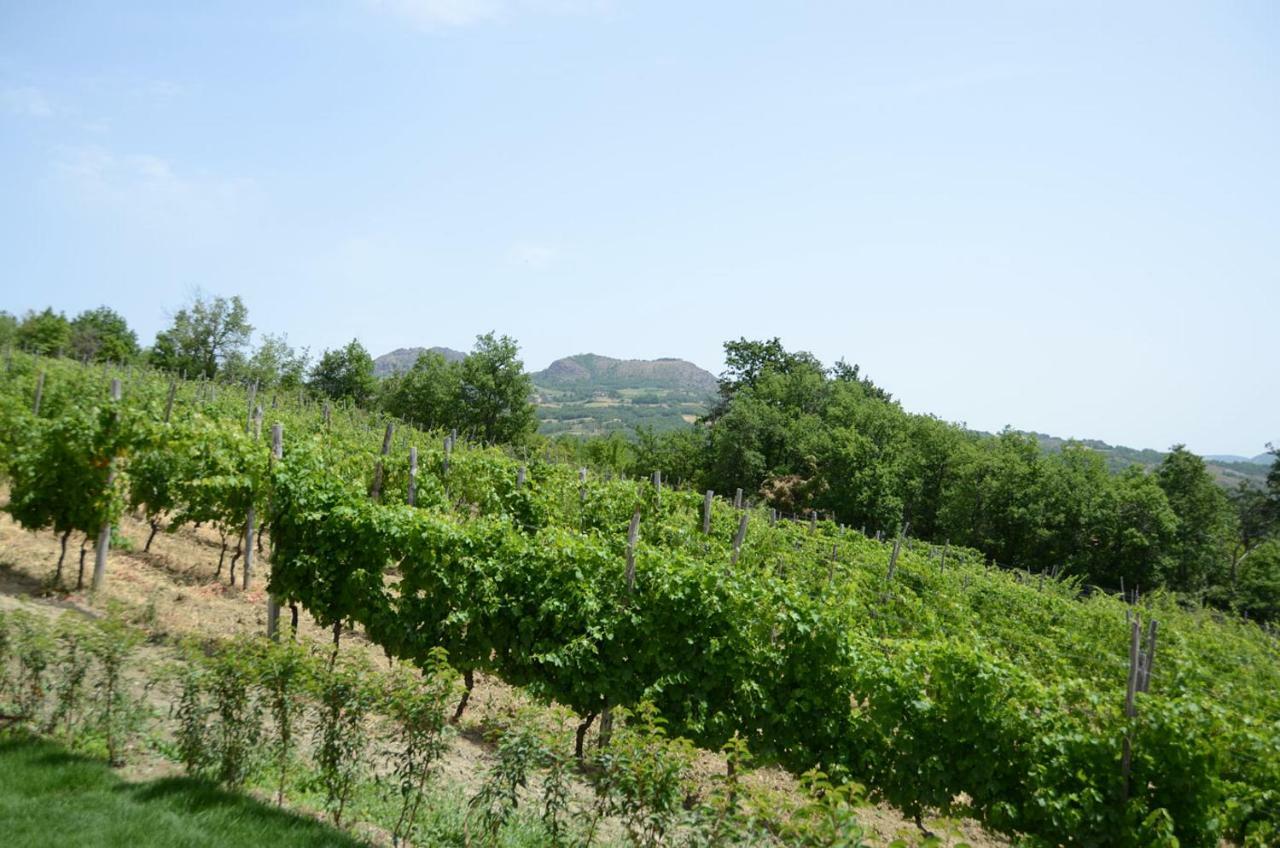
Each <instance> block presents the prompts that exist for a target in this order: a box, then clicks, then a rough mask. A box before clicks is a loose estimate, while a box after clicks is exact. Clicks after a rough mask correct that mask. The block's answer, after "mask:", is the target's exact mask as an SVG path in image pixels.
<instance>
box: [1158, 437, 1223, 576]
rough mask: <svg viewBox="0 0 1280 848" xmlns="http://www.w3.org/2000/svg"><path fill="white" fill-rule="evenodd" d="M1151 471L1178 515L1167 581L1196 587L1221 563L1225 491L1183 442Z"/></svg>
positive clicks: (1202, 462)
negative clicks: (1171, 562) (1171, 566)
mask: <svg viewBox="0 0 1280 848" xmlns="http://www.w3.org/2000/svg"><path fill="white" fill-rule="evenodd" d="M1155 474H1156V481H1157V482H1158V483H1159V484H1160V488H1161V489H1163V490H1164V493H1165V496H1166V497H1167V498H1168V499H1169V506H1170V507H1171V508H1172V509H1173V512H1174V515H1176V516H1177V517H1178V530H1177V534H1176V543H1175V546H1174V550H1173V557H1174V564H1173V571H1172V573H1171V574H1170V575H1169V581H1168V583H1169V586H1170V587H1171V588H1174V589H1177V590H1179V591H1183V592H1195V591H1199V590H1201V589H1203V588H1205V586H1207V585H1208V583H1209V582H1210V580H1212V579H1214V578H1215V577H1216V576H1218V575H1217V572H1220V571H1221V570H1222V569H1223V567H1225V566H1226V564H1227V563H1226V561H1225V557H1224V555H1223V552H1224V551H1225V550H1226V547H1227V545H1228V544H1229V540H1230V539H1231V538H1232V537H1233V535H1234V534H1233V532H1232V529H1233V528H1232V526H1231V508H1230V504H1229V502H1228V500H1227V495H1226V493H1225V492H1224V491H1223V490H1222V488H1221V487H1220V486H1218V484H1217V483H1215V482H1214V479H1213V476H1212V475H1211V474H1210V473H1209V469H1208V468H1207V467H1206V466H1205V464H1204V460H1203V459H1201V458H1200V457H1198V456H1196V455H1195V454H1194V453H1192V452H1191V451H1189V450H1187V449H1186V447H1185V446H1183V445H1174V447H1173V449H1172V450H1171V451H1170V453H1169V454H1168V455H1167V456H1166V457H1165V458H1164V460H1163V461H1162V462H1161V463H1160V466H1159V467H1158V468H1157V469H1156V472H1155Z"/></svg>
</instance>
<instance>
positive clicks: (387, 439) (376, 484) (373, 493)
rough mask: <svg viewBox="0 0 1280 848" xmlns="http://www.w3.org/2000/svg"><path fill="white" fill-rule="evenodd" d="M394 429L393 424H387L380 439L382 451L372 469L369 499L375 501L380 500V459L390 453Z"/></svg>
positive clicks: (381, 471)
mask: <svg viewBox="0 0 1280 848" xmlns="http://www.w3.org/2000/svg"><path fill="white" fill-rule="evenodd" d="M395 428H396V425H395V424H394V423H393V422H391V421H388V422H387V432H386V433H385V434H384V435H383V437H382V451H381V452H380V453H379V459H378V464H377V465H375V466H374V468H373V485H372V486H370V487H369V497H370V498H372V499H373V500H375V501H377V500H381V499H382V474H383V468H382V464H383V460H382V459H381V457H384V456H386V455H387V454H388V453H390V452H391V437H392V436H393V435H395Z"/></svg>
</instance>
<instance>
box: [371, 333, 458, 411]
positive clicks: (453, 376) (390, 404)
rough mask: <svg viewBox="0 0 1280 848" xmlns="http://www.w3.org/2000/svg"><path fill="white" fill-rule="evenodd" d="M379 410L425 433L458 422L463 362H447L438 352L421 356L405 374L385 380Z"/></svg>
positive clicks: (428, 352) (430, 352)
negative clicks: (415, 426) (425, 430)
mask: <svg viewBox="0 0 1280 848" xmlns="http://www.w3.org/2000/svg"><path fill="white" fill-rule="evenodd" d="M382 407H383V409H385V410H386V411H387V412H389V413H391V414H392V415H394V416H396V417H397V418H402V419H404V420H405V421H408V422H410V423H411V424H415V425H417V426H418V427H421V428H423V429H427V430H433V429H446V428H449V427H452V426H454V425H456V424H458V423H460V417H461V415H462V363H460V362H450V361H449V360H447V359H445V358H444V356H443V355H442V354H441V353H439V352H437V351H427V352H426V353H423V354H422V355H421V356H419V357H418V360H417V362H415V363H414V364H413V367H412V368H410V369H409V370H408V371H406V372H405V373H403V374H398V375H395V376H393V377H388V378H387V380H386V381H385V391H384V394H383V399H382Z"/></svg>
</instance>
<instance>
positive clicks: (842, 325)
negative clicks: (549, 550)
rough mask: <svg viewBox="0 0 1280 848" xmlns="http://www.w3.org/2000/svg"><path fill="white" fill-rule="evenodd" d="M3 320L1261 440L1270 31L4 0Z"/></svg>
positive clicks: (1273, 105) (757, 7) (1195, 15)
mask: <svg viewBox="0 0 1280 848" xmlns="http://www.w3.org/2000/svg"><path fill="white" fill-rule="evenodd" d="M0 256H2V257H3V263H2V264H0V309H4V310H7V311H9V312H12V313H15V314H20V313H22V312H24V311H26V310H28V309H40V308H43V307H45V306H46V305H52V306H53V307H54V308H56V309H59V310H65V311H67V312H68V313H69V314H74V313H75V312H78V311H80V310H82V309H86V308H92V307H95V306H98V305H100V304H107V305H110V306H112V307H114V308H115V309H117V310H118V311H120V312H121V313H123V314H124V315H125V316H126V317H127V318H128V319H129V321H130V322H131V323H132V324H133V326H134V327H135V328H136V329H137V330H138V332H139V335H140V337H141V338H142V341H143V343H144V344H145V343H149V342H150V340H151V339H152V338H154V334H155V333H156V331H157V330H160V329H162V328H163V327H164V326H165V325H166V324H167V322H168V320H169V318H170V316H172V314H173V312H174V311H176V310H177V309H179V308H180V307H182V306H183V305H184V303H186V302H189V301H190V299H191V298H192V297H193V296H195V294H196V293H197V292H203V293H205V294H206V295H216V294H221V295H233V294H238V295H240V296H242V297H243V299H244V301H245V303H246V305H247V306H248V308H249V313H250V319H251V322H252V323H253V324H254V325H255V326H256V327H257V328H258V329H259V330H261V331H268V332H273V333H286V334H287V335H288V338H289V340H290V342H291V343H293V344H295V345H298V346H306V347H309V348H310V349H311V351H312V352H313V353H319V352H320V351H321V350H323V349H325V348H333V347H337V346H339V345H342V344H345V343H346V342H347V341H349V340H350V339H351V338H353V337H356V338H359V339H360V340H361V342H362V343H363V344H364V345H365V346H366V347H367V348H368V349H369V350H370V352H371V353H372V354H373V355H375V356H376V355H379V354H381V353H384V352H387V351H389V350H391V349H394V348H397V347H406V346H419V345H421V346H430V345H446V346H449V347H454V348H459V349H463V350H466V349H469V348H470V347H471V345H472V343H473V342H474V337H475V336H476V334H478V333H482V332H486V331H489V330H496V331H497V332H499V333H505V334H509V335H511V336H512V337H514V338H515V339H517V340H518V341H519V342H520V344H521V348H522V353H523V356H524V360H525V363H526V365H527V366H528V367H529V368H530V369H531V370H534V369H540V368H543V367H545V366H546V365H547V364H548V363H549V362H550V361H551V360H553V359H555V358H558V357H560V356H565V355H570V354H574V353H584V352H593V353H600V354H605V355H610V356H616V357H626V358H631V357H635V358H652V357H658V356H676V357H682V358H685V359H689V360H692V361H694V362H696V363H698V364H699V365H702V366H703V367H705V368H707V369H709V370H711V371H719V370H720V369H721V368H722V367H723V356H722V345H723V343H724V342H725V341H726V340H729V339H734V338H738V337H741V336H745V337H747V338H770V337H774V336H778V337H781V339H782V341H783V343H784V344H785V345H786V346H787V347H788V348H790V349H799V350H809V351H811V352H813V353H814V354H815V355H817V356H818V357H819V358H821V359H822V360H824V361H826V362H834V361H835V360H837V359H840V358H844V359H846V360H847V361H849V362H856V363H859V364H860V365H861V366H862V368H863V370H864V372H866V373H868V374H869V375H870V376H871V377H872V378H873V379H874V380H876V381H877V382H878V383H880V384H882V385H884V386H885V387H887V388H888V389H889V390H890V391H892V392H893V393H894V394H895V396H896V397H897V398H898V399H899V400H900V401H901V402H902V404H903V405H904V407H906V408H907V409H909V410H911V411H915V412H929V413H933V414H936V415H938V416H939V417H941V418H944V419H946V420H950V421H956V422H964V423H966V424H968V425H969V426H971V427H974V428H980V429H986V430H998V429H1000V428H1002V427H1004V426H1006V425H1008V426H1012V427H1015V428H1018V429H1027V430H1035V431H1040V432H1048V433H1052V434H1054V435H1058V436H1074V437H1083V438H1100V439H1104V440H1106V441H1109V442H1112V443H1119V444H1126V445H1130V446H1135V447H1153V448H1160V449H1163V448H1167V447H1169V446H1170V445H1172V444H1174V443H1186V444H1187V445H1188V446H1190V447H1191V448H1192V449H1193V450H1196V451H1198V452H1201V453H1211V454H1212V453H1236V454H1245V455H1253V454H1257V453H1260V452H1262V450H1263V449H1264V445H1265V443H1266V442H1268V441H1275V442H1277V443H1280V344H1278V342H1277V335H1278V334H1277V328H1280V4H1277V3H1275V2H1272V0H1262V2H1221V0H1218V1H1217V2H1203V3H1182V2H1150V3H1148V2H1132V3H1112V2H1105V3H1090V2H1080V0H1069V1H1068V2H1025V3H1023V2H1019V3H1013V2H1009V3H980V2H974V3H950V2H939V3H925V2H909V3H876V4H871V3H858V2H850V0H841V2H799V0H796V1H795V2H791V0H788V1H787V2H783V0H778V2H750V0H748V2H742V0H738V2H709V0H708V1H707V2H702V1H701V0H700V2H688V0H685V2H658V0H311V2H300V3H290V2H285V0H273V2H270V3H262V2H244V3H234V2H225V3H213V2H209V3H184V4H177V3H168V2H159V0H156V2H149V3H139V2H131V1H130V0H108V2H14V0H0Z"/></svg>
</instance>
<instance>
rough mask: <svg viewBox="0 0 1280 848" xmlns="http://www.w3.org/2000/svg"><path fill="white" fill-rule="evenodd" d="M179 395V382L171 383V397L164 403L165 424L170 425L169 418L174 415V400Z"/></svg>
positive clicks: (173, 381) (172, 381) (171, 381)
mask: <svg viewBox="0 0 1280 848" xmlns="http://www.w3.org/2000/svg"><path fill="white" fill-rule="evenodd" d="M177 393H178V381H177V380H170V381H169V396H168V397H167V398H165V402H164V423H166V424H168V423H169V418H170V417H171V416H172V415H173V398H174V395H176V394H177Z"/></svg>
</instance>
